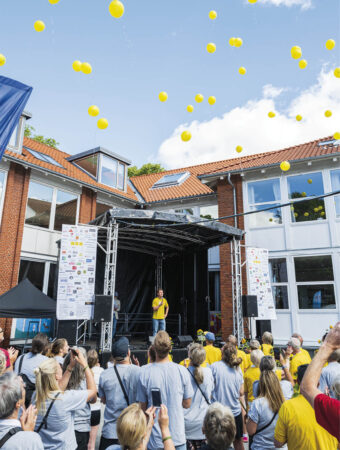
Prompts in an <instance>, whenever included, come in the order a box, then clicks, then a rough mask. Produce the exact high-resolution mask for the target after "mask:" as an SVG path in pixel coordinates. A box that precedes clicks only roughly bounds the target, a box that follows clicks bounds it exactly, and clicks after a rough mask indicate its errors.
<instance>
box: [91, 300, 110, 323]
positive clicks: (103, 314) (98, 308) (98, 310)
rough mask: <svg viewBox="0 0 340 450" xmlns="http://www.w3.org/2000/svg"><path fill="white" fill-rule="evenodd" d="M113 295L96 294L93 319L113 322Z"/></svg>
mask: <svg viewBox="0 0 340 450" xmlns="http://www.w3.org/2000/svg"><path fill="white" fill-rule="evenodd" d="M112 299H113V296H112V295H96V302H95V304H94V315H93V320H94V321H95V322H111V313H112Z"/></svg>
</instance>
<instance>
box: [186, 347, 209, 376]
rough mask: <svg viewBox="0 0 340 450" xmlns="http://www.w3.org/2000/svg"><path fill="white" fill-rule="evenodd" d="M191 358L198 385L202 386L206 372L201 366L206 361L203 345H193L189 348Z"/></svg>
mask: <svg viewBox="0 0 340 450" xmlns="http://www.w3.org/2000/svg"><path fill="white" fill-rule="evenodd" d="M189 358H190V361H191V364H192V365H193V366H194V368H195V370H194V378H195V380H196V381H197V383H198V384H202V383H203V381H204V372H203V369H202V367H201V364H203V363H204V361H205V359H206V352H205V349H204V347H203V346H202V345H201V344H192V345H191V346H190V348H189Z"/></svg>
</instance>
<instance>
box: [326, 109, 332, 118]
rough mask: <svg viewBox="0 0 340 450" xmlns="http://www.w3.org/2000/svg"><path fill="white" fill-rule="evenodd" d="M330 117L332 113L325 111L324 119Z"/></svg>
mask: <svg viewBox="0 0 340 450" xmlns="http://www.w3.org/2000/svg"><path fill="white" fill-rule="evenodd" d="M331 115H332V111H330V110H329V109H327V111H325V116H326V117H331Z"/></svg>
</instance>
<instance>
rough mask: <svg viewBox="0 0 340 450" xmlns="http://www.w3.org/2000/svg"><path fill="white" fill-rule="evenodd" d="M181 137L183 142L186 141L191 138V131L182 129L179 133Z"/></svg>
mask: <svg viewBox="0 0 340 450" xmlns="http://www.w3.org/2000/svg"><path fill="white" fill-rule="evenodd" d="M181 139H182V141H183V142H188V141H190V139H191V133H190V131H183V133H182V134H181Z"/></svg>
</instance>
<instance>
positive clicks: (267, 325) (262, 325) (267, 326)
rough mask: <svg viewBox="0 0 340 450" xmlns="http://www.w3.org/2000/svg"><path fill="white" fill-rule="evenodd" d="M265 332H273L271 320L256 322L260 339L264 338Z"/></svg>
mask: <svg viewBox="0 0 340 450" xmlns="http://www.w3.org/2000/svg"><path fill="white" fill-rule="evenodd" d="M265 331H269V332H270V333H271V332H272V323H271V320H257V321H256V335H257V337H258V338H260V339H261V338H262V335H263V333H264V332H265Z"/></svg>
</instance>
